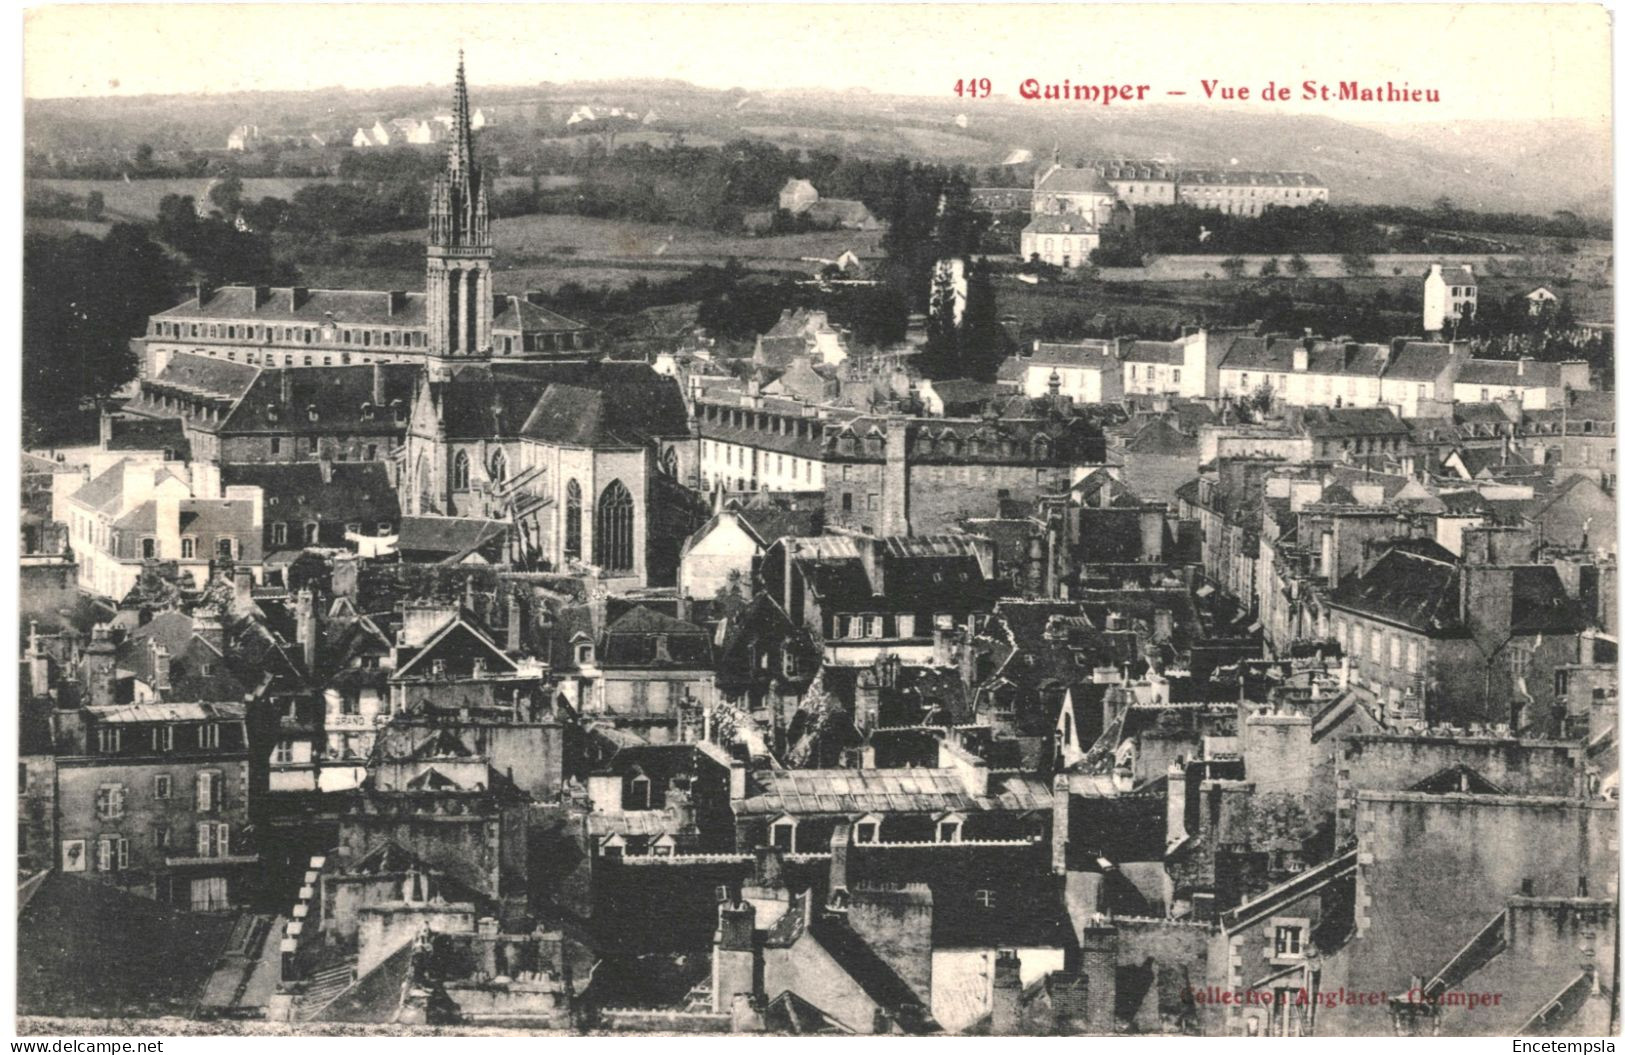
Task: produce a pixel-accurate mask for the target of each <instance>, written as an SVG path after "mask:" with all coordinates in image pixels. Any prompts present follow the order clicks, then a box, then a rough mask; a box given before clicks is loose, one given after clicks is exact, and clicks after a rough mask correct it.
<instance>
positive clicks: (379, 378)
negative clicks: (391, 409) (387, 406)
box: [372, 363, 384, 409]
mask: <svg viewBox="0 0 1625 1055" xmlns="http://www.w3.org/2000/svg"><path fill="white" fill-rule="evenodd" d="M372 405H373V407H375V408H378V409H382V408H383V405H384V364H383V363H373V364H372Z"/></svg>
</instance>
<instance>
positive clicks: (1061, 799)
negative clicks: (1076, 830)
mask: <svg viewBox="0 0 1625 1055" xmlns="http://www.w3.org/2000/svg"><path fill="white" fill-rule="evenodd" d="M1050 810H1051V813H1050V833H1049V845H1050V871H1051V872H1053V873H1054V874H1055V875H1058V876H1061V875H1066V871H1067V868H1066V852H1067V844H1068V842H1070V840H1071V837H1072V781H1071V780H1070V778H1068V777H1067V775H1066V774H1065V773H1057V774H1055V785H1054V794H1053V796H1052V797H1051V800H1050Z"/></svg>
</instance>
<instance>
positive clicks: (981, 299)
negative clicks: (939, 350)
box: [959, 260, 1005, 382]
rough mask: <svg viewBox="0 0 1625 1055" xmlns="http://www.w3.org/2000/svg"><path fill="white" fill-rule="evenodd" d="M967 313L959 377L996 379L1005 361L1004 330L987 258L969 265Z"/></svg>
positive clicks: (960, 346) (973, 379)
mask: <svg viewBox="0 0 1625 1055" xmlns="http://www.w3.org/2000/svg"><path fill="white" fill-rule="evenodd" d="M967 267H968V270H969V272H970V273H969V275H967V276H966V282H965V315H964V318H963V319H962V320H961V322H960V330H959V376H960V377H966V378H969V379H971V380H972V381H988V382H991V381H993V380H994V379H995V378H996V377H998V374H999V364H1001V363H1003V362H1004V357H1005V347H1004V330H1003V329H1002V328H1000V326H999V311H998V306H997V304H996V303H995V299H994V294H993V278H992V273H991V269H990V268H989V266H988V263H987V261H986V260H979V261H977V262H976V263H975V264H974V265H967Z"/></svg>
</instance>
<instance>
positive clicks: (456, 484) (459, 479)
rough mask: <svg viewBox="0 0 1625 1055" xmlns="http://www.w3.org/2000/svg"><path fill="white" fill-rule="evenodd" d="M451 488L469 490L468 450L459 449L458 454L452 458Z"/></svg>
mask: <svg viewBox="0 0 1625 1055" xmlns="http://www.w3.org/2000/svg"><path fill="white" fill-rule="evenodd" d="M451 489H452V490H453V491H466V490H468V452H467V451H458V452H457V456H456V457H455V458H453V459H452V460H451Z"/></svg>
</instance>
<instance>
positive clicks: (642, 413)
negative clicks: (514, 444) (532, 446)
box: [520, 371, 688, 447]
mask: <svg viewBox="0 0 1625 1055" xmlns="http://www.w3.org/2000/svg"><path fill="white" fill-rule="evenodd" d="M520 434H521V435H523V436H525V437H526V438H527V439H534V440H541V441H542V442H544V443H552V444H556V445H560V446H572V447H641V446H643V445H644V444H646V443H648V442H650V441H651V440H653V439H655V438H658V437H662V436H686V435H687V434H688V410H687V408H686V407H685V406H684V405H683V397H682V392H681V391H680V390H679V389H678V387H677V383H676V382H675V381H674V380H672V379H671V378H668V377H662V376H660V375H658V374H654V373H653V372H652V371H651V372H650V375H649V378H648V379H646V380H639V381H621V382H619V383H617V384H616V385H614V386H613V387H609V388H601V389H600V388H588V387H584V386H580V385H571V384H552V385H549V386H548V387H547V391H546V392H545V393H543V395H542V398H541V399H540V400H538V401H537V403H536V405H535V407H534V408H533V409H532V410H531V412H530V416H529V417H528V418H527V419H525V423H524V426H523V427H522V428H521V429H520Z"/></svg>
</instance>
